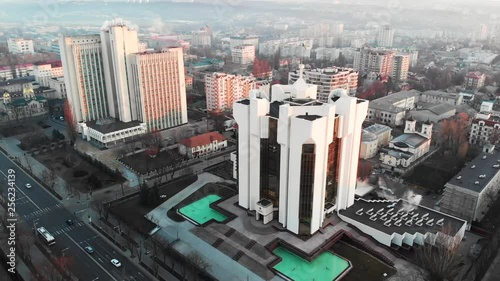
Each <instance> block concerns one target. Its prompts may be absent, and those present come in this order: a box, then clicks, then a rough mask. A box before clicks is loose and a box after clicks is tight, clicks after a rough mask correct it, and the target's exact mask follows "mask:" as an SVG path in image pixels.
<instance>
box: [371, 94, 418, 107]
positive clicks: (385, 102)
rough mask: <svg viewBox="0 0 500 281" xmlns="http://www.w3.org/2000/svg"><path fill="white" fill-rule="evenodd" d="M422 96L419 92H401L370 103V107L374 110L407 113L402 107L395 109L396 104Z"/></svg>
mask: <svg viewBox="0 0 500 281" xmlns="http://www.w3.org/2000/svg"><path fill="white" fill-rule="evenodd" d="M420 94H421V93H420V92H419V91H417V90H411V91H401V92H398V93H394V94H391V95H387V96H385V97H382V98H379V99H376V100H373V101H370V104H369V105H368V107H369V108H373V109H380V110H383V111H392V112H401V111H405V109H404V108H402V107H395V106H394V104H395V103H397V102H400V101H402V100H405V99H407V98H410V97H416V96H418V95H420Z"/></svg>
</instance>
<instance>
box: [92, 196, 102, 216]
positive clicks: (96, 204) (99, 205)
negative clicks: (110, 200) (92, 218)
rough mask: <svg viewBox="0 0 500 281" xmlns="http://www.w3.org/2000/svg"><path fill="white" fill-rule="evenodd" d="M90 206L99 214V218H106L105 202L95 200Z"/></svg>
mask: <svg viewBox="0 0 500 281" xmlns="http://www.w3.org/2000/svg"><path fill="white" fill-rule="evenodd" d="M90 206H91V207H92V208H93V209H94V210H96V212H97V213H98V214H99V217H101V218H102V217H104V210H105V209H106V207H105V206H104V201H102V200H101V199H94V200H93V201H92V202H91V203H90Z"/></svg>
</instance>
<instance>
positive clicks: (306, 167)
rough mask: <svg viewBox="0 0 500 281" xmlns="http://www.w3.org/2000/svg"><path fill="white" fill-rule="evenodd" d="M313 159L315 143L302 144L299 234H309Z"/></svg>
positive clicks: (312, 188) (312, 193) (312, 195)
mask: <svg viewBox="0 0 500 281" xmlns="http://www.w3.org/2000/svg"><path fill="white" fill-rule="evenodd" d="M315 161H316V152H315V144H303V145H302V157H301V165H300V198H299V235H309V234H311V233H310V232H311V217H312V206H313V198H314V166H315Z"/></svg>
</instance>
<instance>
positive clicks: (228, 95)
mask: <svg viewBox="0 0 500 281" xmlns="http://www.w3.org/2000/svg"><path fill="white" fill-rule="evenodd" d="M256 88H257V84H256V81H255V78H253V77H251V76H250V77H249V76H239V75H230V74H226V73H220V72H215V73H212V74H207V75H206V76H205V94H206V98H207V110H208V111H213V112H220V111H225V110H230V109H232V108H233V103H234V102H235V101H237V100H240V99H244V98H247V97H248V94H249V92H250V90H253V89H256Z"/></svg>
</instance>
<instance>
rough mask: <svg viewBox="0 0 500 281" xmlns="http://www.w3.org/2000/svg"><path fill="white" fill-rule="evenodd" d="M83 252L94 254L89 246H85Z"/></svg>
mask: <svg viewBox="0 0 500 281" xmlns="http://www.w3.org/2000/svg"><path fill="white" fill-rule="evenodd" d="M85 252H87V253H89V254H92V253H93V252H94V248H92V247H90V246H85Z"/></svg>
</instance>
